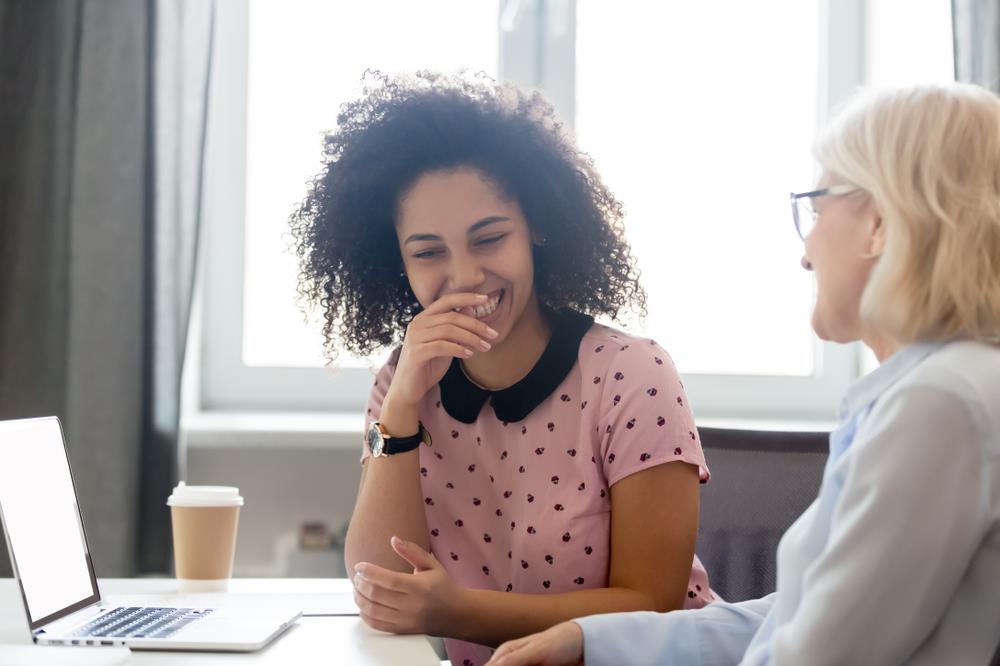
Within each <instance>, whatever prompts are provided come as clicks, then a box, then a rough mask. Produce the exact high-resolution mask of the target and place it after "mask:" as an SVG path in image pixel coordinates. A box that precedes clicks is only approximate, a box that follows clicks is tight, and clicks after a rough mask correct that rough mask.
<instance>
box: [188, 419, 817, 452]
mask: <svg viewBox="0 0 1000 666" xmlns="http://www.w3.org/2000/svg"><path fill="white" fill-rule="evenodd" d="M362 422H363V419H362V417H361V415H360V414H355V413H339V414H315V413H289V412H200V413H197V414H193V415H190V416H188V417H186V418H185V419H184V423H183V425H182V428H183V430H184V432H185V433H186V435H187V446H188V448H189V449H210V448H237V449H245V448H264V449H275V448H296V449H332V450H350V451H358V452H360V449H361V434H362V433H361V424H362ZM698 425H699V426H700V427H706V428H726V429H733V430H768V431H778V432H829V431H830V430H831V429H833V427H834V425H835V424H833V423H830V422H825V421H791V420H789V421H780V420H779V421H776V420H765V419H720V418H715V419H699V420H698Z"/></svg>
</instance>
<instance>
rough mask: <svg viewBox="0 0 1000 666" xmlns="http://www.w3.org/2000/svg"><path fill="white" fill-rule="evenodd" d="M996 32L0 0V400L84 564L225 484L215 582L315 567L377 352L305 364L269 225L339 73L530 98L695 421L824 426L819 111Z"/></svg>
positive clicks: (352, 78) (352, 6)
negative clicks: (638, 291)
mask: <svg viewBox="0 0 1000 666" xmlns="http://www.w3.org/2000/svg"><path fill="white" fill-rule="evenodd" d="M998 43H1000V1H998V0H952V1H950V2H949V0H761V1H748V0H711V1H698V2H692V1H689V2H657V3H653V2H640V1H639V0H621V1H615V2H612V1H611V0H420V1H414V0H406V1H403V0H366V1H365V2H359V1H347V0H343V1H341V0H280V1H279V0H38V1H32V0H0V119H2V121H0V122H2V124H0V128H2V131H0V142H2V143H0V418H19V417H27V416H37V415H42V414H58V415H59V416H60V417H61V418H62V419H63V421H64V424H65V426H66V430H67V433H68V437H69V447H70V455H71V459H72V464H73V467H74V472H75V474H76V476H77V484H78V491H79V494H80V497H81V504H82V509H83V512H84V517H85V519H86V522H87V528H88V534H89V536H90V539H91V542H92V544H91V545H92V548H93V549H94V551H95V552H96V556H95V557H96V561H97V562H98V563H99V571H98V573H99V574H100V575H102V576H109V575H117V576H124V575H133V574H137V573H148V574H161V573H166V572H167V571H169V567H170V560H169V555H170V537H169V521H168V514H167V513H166V510H165V506H164V501H165V499H166V496H167V495H168V494H169V492H170V488H171V487H172V486H173V485H174V484H175V483H176V481H177V480H178V479H185V480H187V481H188V482H189V483H213V484H229V485H237V486H239V487H240V489H241V491H242V493H243V495H244V496H245V497H246V499H247V504H246V507H245V509H244V512H243V516H242V519H241V526H240V538H239V545H238V549H237V564H236V575H238V576H239V575H242V576H338V575H342V559H341V553H340V551H339V545H340V540H341V538H342V533H343V529H344V526H345V524H346V522H347V520H348V519H349V517H350V513H351V509H352V506H353V500H354V495H355V491H356V488H357V482H358V477H359V474H360V466H359V464H358V458H359V456H360V451H361V436H360V434H361V428H362V427H363V419H362V407H363V405H364V404H365V401H366V399H367V395H368V391H369V389H370V386H371V382H372V378H373V372H374V370H377V368H378V366H379V365H380V364H381V362H382V360H383V359H384V354H383V355H380V356H376V357H374V358H368V359H365V358H353V357H350V356H347V355H342V357H341V359H340V362H339V363H338V364H337V365H336V366H324V362H323V350H322V346H321V337H320V328H319V325H318V323H317V322H318V313H315V312H312V313H308V312H305V313H304V312H303V311H302V310H301V309H300V307H299V304H298V303H297V301H296V297H295V278H296V265H295V260H294V257H293V255H292V254H291V253H290V252H289V250H288V237H287V218H288V215H289V214H290V212H291V211H292V209H293V207H294V206H295V205H296V203H297V202H298V201H299V200H300V199H301V198H302V196H303V195H304V193H305V184H306V182H307V181H308V180H309V179H311V178H312V176H313V175H315V174H316V173H317V172H318V170H319V166H320V137H321V133H322V132H323V131H324V130H329V129H332V128H333V127H334V126H335V123H336V116H337V113H338V109H339V107H340V105H341V104H342V103H343V102H345V101H347V100H349V99H351V98H353V97H355V96H357V95H359V94H360V92H361V79H362V75H363V73H364V72H365V70H366V69H377V70H381V71H383V72H389V73H394V72H407V71H414V70H418V69H430V70H440V71H448V72H451V71H455V70H459V69H463V70H467V71H469V72H472V73H480V72H481V73H485V74H486V75H488V76H490V77H492V78H494V79H496V80H500V81H511V82H514V83H517V84H518V85H520V86H522V87H524V88H526V89H538V90H540V91H542V93H543V94H544V95H545V96H546V97H547V98H548V99H549V100H550V101H551V102H552V103H553V104H554V106H555V108H556V109H557V112H558V114H559V116H560V117H561V119H562V120H563V122H565V123H566V124H567V125H568V126H569V127H572V128H573V131H574V133H575V136H576V140H577V142H578V144H579V146H580V147H581V148H582V149H583V150H585V151H586V152H588V153H589V154H590V155H591V156H592V157H593V159H594V161H595V163H596V166H597V169H598V170H599V172H600V173H601V174H602V175H603V176H604V178H605V180H606V181H607V183H608V184H609V185H610V187H611V189H612V190H613V191H614V192H615V193H616V195H617V196H618V197H619V199H620V200H622V201H623V202H624V205H625V209H626V231H627V234H628V238H629V240H630V241H631V243H632V247H633V249H634V252H635V254H636V256H637V259H638V262H639V267H640V269H641V271H642V280H643V283H644V286H645V288H646V290H647V291H648V293H649V316H648V317H647V318H646V319H645V320H644V321H629V322H626V326H627V328H629V329H630V330H632V331H634V332H637V333H640V334H643V335H648V336H651V337H653V338H655V339H656V340H657V341H658V342H659V343H660V344H662V345H663V346H664V347H666V348H667V349H668V350H669V351H670V353H671V354H672V356H673V357H674V359H675V360H676V362H677V364H678V366H679V368H680V370H681V372H682V374H683V375H684V377H685V384H686V387H687V390H688V392H689V395H690V397H691V401H692V404H693V406H694V410H695V414H696V416H697V418H698V421H699V425H700V426H702V427H704V428H707V429H709V430H710V431H718V432H726V431H732V432H748V431H750V432H757V433H761V432H763V433H782V432H793V433H803V432H807V433H822V432H824V430H826V429H827V428H828V427H829V425H830V422H831V421H832V419H833V416H834V411H835V408H836V406H837V403H838V401H839V398H840V396H841V395H842V393H843V391H844V390H845V389H846V387H847V386H848V384H850V382H852V381H853V380H855V379H856V378H857V377H859V376H860V375H861V374H863V373H865V372H866V371H867V370H869V369H870V368H871V367H872V364H873V362H874V361H873V359H872V358H871V357H870V356H869V355H867V354H866V353H865V352H863V351H862V349H861V348H860V347H859V346H857V345H830V344H823V343H821V342H819V341H818V340H817V339H816V337H815V335H814V334H813V333H812V331H811V329H810V327H809V313H810V311H811V306H812V299H813V282H812V279H811V278H810V276H809V275H808V274H806V273H804V272H803V271H802V269H801V267H800V266H799V258H800V256H801V252H802V250H801V247H800V243H801V242H800V241H799V239H798V237H797V236H796V234H795V232H794V229H793V227H792V222H791V216H790V214H789V210H788V192H789V191H792V190H796V191H802V190H807V189H810V188H811V186H812V185H813V182H814V179H815V177H816V167H815V165H814V163H813V161H812V159H811V157H810V152H809V149H810V145H811V142H812V139H813V136H814V134H815V132H816V130H817V127H818V126H820V125H821V124H822V123H823V122H824V120H825V119H826V118H827V117H828V116H829V115H830V114H831V113H832V112H833V111H834V110H835V109H836V108H837V106H838V104H840V103H841V102H842V101H843V100H844V99H845V98H846V97H847V96H848V95H850V93H851V92H852V91H854V90H855V89H856V88H858V87H859V86H862V85H889V84H911V83H935V82H946V81H951V80H955V79H956V78H957V79H959V80H965V81H974V82H978V83H981V84H983V85H987V86H990V87H992V88H993V89H997V86H998V81H1000V79H998V77H1000V74H998V67H1000V56H998ZM712 460H713V458H712V454H711V453H710V454H709V462H710V463H711V462H712ZM808 492H812V491H811V490H810V491H808ZM808 492H807V494H808ZM6 566H7V562H6V559H5V558H3V559H2V560H0V571H4V572H9V569H5V567H6ZM710 569H711V568H710Z"/></svg>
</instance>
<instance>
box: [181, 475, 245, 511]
mask: <svg viewBox="0 0 1000 666" xmlns="http://www.w3.org/2000/svg"><path fill="white" fill-rule="evenodd" d="M167 506H243V498H242V497H240V489H239V488H236V487H235V486H189V485H187V484H186V483H184V482H183V481H181V482H180V483H178V484H177V487H176V488H174V492H173V493H171V494H170V497H168V498H167Z"/></svg>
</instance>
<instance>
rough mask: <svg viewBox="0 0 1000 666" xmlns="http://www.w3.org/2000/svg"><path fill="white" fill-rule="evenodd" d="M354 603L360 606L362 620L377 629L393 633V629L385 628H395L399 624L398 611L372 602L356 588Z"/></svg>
mask: <svg viewBox="0 0 1000 666" xmlns="http://www.w3.org/2000/svg"><path fill="white" fill-rule="evenodd" d="M354 603H356V604H357V605H358V611H359V612H360V613H361V617H362V619H364V621H365V622H366V623H368V624H369V625H371V626H372V627H375V628H376V629H379V630H381V631H392V629H384V628H383V627H394V626H396V625H397V624H398V623H399V617H400V614H399V611H398V610H396V609H395V608H389V607H388V606H383V605H382V604H380V603H377V602H374V601H372V600H371V599H369V598H367V597H365V596H364V595H363V594H361V593H360V592H359V591H358V588H356V587H355V588H354ZM376 625H379V626H376Z"/></svg>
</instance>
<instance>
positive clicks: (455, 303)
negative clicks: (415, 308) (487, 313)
mask: <svg viewBox="0 0 1000 666" xmlns="http://www.w3.org/2000/svg"><path fill="white" fill-rule="evenodd" d="M485 302H486V294H476V293H473V292H471V291H469V292H458V293H454V294H447V295H445V296H442V297H441V298H439V299H437V300H436V301H434V302H433V303H431V304H430V305H428V306H427V309H425V310H424V312H426V313H427V314H441V313H443V312H448V311H449V310H454V309H455V308H464V307H469V306H473V305H482V304H483V303H485Z"/></svg>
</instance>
